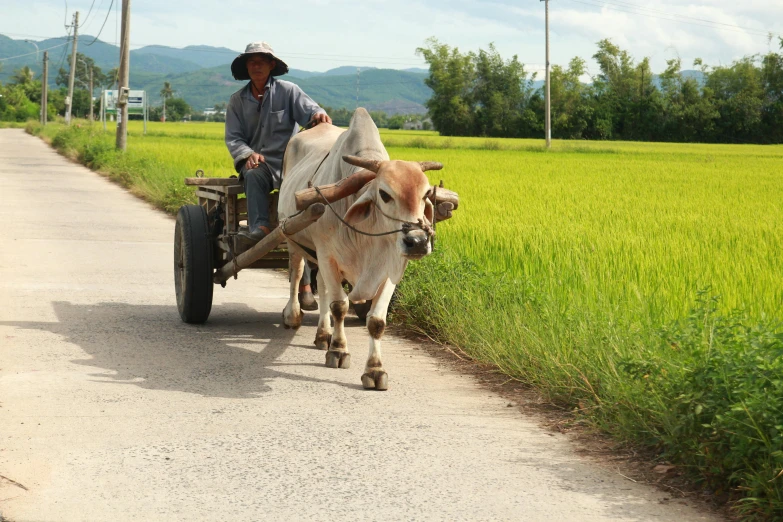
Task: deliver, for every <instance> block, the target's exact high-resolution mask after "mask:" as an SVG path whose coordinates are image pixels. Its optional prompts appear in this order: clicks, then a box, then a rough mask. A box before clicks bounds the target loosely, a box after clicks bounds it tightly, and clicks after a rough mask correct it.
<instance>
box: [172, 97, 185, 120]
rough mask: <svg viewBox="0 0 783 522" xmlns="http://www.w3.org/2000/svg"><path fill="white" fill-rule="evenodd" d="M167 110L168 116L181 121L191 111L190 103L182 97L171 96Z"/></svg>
mask: <svg viewBox="0 0 783 522" xmlns="http://www.w3.org/2000/svg"><path fill="white" fill-rule="evenodd" d="M167 110H168V117H169V118H170V119H171V120H172V121H180V120H182V119H184V118H185V117H186V116H189V115H190V112H191V108H190V105H188V103H187V102H186V101H185V100H183V99H182V98H169V100H168V108H167Z"/></svg>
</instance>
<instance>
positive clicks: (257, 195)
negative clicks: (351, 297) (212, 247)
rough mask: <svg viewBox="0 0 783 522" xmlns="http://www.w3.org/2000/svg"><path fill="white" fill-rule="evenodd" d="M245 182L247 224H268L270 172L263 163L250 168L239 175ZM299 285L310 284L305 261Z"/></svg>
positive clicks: (272, 181) (270, 189)
mask: <svg viewBox="0 0 783 522" xmlns="http://www.w3.org/2000/svg"><path fill="white" fill-rule="evenodd" d="M239 177H240V178H242V179H243V180H244V183H245V195H246V196H247V226H248V228H250V230H255V229H257V228H259V227H266V228H270V229H271V228H272V227H270V226H269V194H270V192H272V190H274V180H273V179H272V172H271V171H270V170H269V167H268V166H267V165H266V164H265V163H261V164H260V165H259V166H258V168H255V169H250V170H247V171H245V172H244V173H242V174H240V176H239ZM299 284H300V285H302V286H304V285H309V284H310V267H309V266H308V264H307V262H305V269H304V273H303V274H302V280H301V281H300V282H299Z"/></svg>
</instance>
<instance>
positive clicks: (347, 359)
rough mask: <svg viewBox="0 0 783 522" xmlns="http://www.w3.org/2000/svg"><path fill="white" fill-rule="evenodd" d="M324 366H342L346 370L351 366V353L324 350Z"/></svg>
mask: <svg viewBox="0 0 783 522" xmlns="http://www.w3.org/2000/svg"><path fill="white" fill-rule="evenodd" d="M326 366H327V367H328V368H342V369H343V370H347V369H348V368H350V367H351V354H350V353H348V352H332V351H328V352H326Z"/></svg>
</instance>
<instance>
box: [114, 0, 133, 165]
mask: <svg viewBox="0 0 783 522" xmlns="http://www.w3.org/2000/svg"><path fill="white" fill-rule="evenodd" d="M118 78H119V80H118V84H119V85H118V87H119V97H118V98H117V109H118V110H117V117H118V120H117V142H116V148H117V150H123V151H124V150H126V149H127V148H128V94H129V91H130V86H129V84H130V0H122V30H121V31H120V70H119V74H118Z"/></svg>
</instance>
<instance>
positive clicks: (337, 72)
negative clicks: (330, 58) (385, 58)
mask: <svg viewBox="0 0 783 522" xmlns="http://www.w3.org/2000/svg"><path fill="white" fill-rule="evenodd" d="M357 69H358V70H359V71H360V73H364V72H367V71H372V70H377V68H375V67H359V66H356V65H343V66H342V67H336V68H334V69H329V70H328V71H326V72H325V73H323V75H324V76H346V75H348V74H352V75H354V76H356V70H357Z"/></svg>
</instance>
